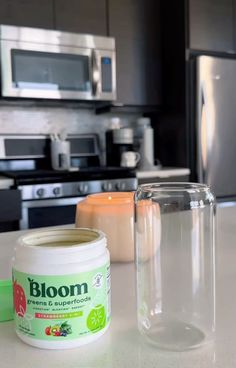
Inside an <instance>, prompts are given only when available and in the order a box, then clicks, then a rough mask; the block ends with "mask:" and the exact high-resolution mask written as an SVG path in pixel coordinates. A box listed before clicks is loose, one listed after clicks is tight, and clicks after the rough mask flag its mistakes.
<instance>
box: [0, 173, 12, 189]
mask: <svg viewBox="0 0 236 368" xmlns="http://www.w3.org/2000/svg"><path fill="white" fill-rule="evenodd" d="M13 184H14V180H13V179H10V178H7V177H6V176H3V175H0V189H8V188H10V187H11V186H12V185H13Z"/></svg>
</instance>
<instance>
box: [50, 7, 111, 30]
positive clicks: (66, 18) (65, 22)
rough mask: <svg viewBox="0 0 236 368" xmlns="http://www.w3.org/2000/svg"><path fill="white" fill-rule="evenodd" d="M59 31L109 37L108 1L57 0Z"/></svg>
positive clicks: (56, 11) (56, 21)
mask: <svg viewBox="0 0 236 368" xmlns="http://www.w3.org/2000/svg"><path fill="white" fill-rule="evenodd" d="M55 23H56V24H55V26H56V29H58V30H63V31H69V32H79V33H89V34H94V35H104V36H106V35H107V15H106V0H66V1H65V0H55Z"/></svg>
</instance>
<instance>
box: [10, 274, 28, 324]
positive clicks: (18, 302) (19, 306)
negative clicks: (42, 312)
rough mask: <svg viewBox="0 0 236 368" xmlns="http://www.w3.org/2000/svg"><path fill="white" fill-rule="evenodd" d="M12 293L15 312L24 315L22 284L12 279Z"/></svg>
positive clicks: (24, 301)
mask: <svg viewBox="0 0 236 368" xmlns="http://www.w3.org/2000/svg"><path fill="white" fill-rule="evenodd" d="M13 294H14V307H15V311H16V314H17V315H18V316H19V317H24V315H25V312H26V297H25V292H24V289H23V288H22V286H20V285H19V284H17V281H16V280H14V283H13Z"/></svg>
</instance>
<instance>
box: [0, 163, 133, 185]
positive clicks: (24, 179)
mask: <svg viewBox="0 0 236 368" xmlns="http://www.w3.org/2000/svg"><path fill="white" fill-rule="evenodd" d="M2 175H5V176H7V177H9V178H12V179H14V180H15V184H16V185H21V184H32V183H35V184H36V183H55V182H69V181H80V180H104V179H121V178H134V177H136V172H135V170H134V169H130V168H123V167H107V166H99V167H87V168H82V169H79V170H74V169H72V171H55V170H16V171H3V172H2Z"/></svg>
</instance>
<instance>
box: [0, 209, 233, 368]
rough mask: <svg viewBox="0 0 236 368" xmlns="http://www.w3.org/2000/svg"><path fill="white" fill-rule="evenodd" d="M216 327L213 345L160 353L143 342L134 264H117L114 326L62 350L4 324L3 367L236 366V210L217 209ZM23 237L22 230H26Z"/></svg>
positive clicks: (2, 239)
mask: <svg viewBox="0 0 236 368" xmlns="http://www.w3.org/2000/svg"><path fill="white" fill-rule="evenodd" d="M217 231H218V235H217V252H216V254H217V274H216V276H217V277H216V325H217V333H216V340H215V342H214V343H212V344H210V345H208V346H206V347H203V348H198V349H196V350H192V351H189V352H182V353H175V352H165V351H159V350H157V349H156V348H154V347H152V346H149V345H146V343H145V342H143V341H142V337H141V336H140V335H139V333H138V331H137V327H136V311H135V273H134V265H133V264H123V265H121V264H120V265H119V264H113V265H112V322H111V326H110V329H109V330H108V331H107V333H106V334H105V335H104V336H103V337H101V338H100V339H99V340H97V341H95V342H94V343H90V344H88V345H87V346H84V347H80V348H75V349H70V350H61V351H58V350H56V351H49V350H40V349H37V348H33V347H31V346H28V345H26V344H24V343H23V342H21V340H19V339H18V338H17V337H16V335H15V333H14V328H13V322H12V321H11V322H3V323H0V357H1V360H0V367H1V368H15V367H17V368H42V367H47V368H65V367H66V368H80V367H83V368H84V367H89V368H92V367H99V368H100V367H101V368H108V367H109V368H111V367H112V368H118V367H119V368H126V367H127V368H130V367H135V368H141V367H145V368H154V367H155V368H156V367H161V368H170V367H173V368H211V367H219V368H235V362H236V348H235V347H236V286H235V285H236V207H227V208H219V209H218V220H217ZM21 233H22V232H21ZM18 235H19V233H18V232H13V233H3V234H0V257H5V258H7V257H10V256H11V254H12V249H13V247H14V244H15V240H16V238H17V237H18Z"/></svg>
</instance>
